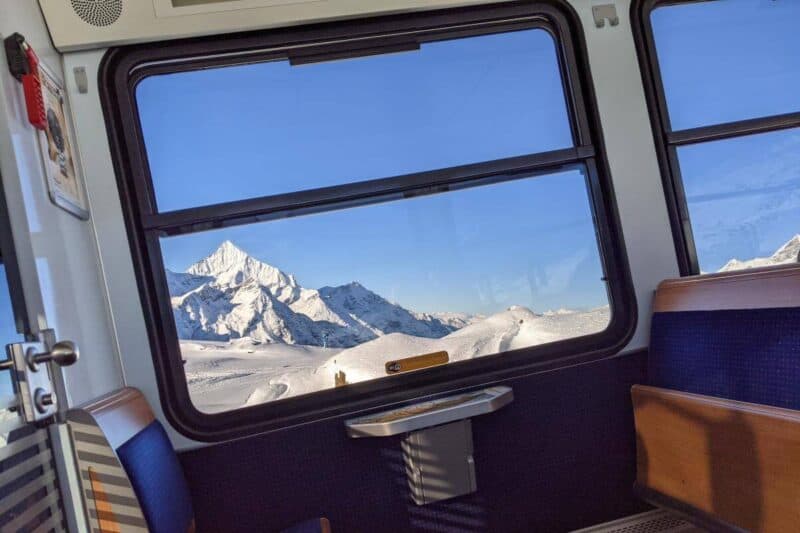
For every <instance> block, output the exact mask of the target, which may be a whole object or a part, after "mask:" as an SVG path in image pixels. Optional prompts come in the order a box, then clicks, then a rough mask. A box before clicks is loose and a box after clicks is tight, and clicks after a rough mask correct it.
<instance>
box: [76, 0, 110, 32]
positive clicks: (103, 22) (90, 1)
mask: <svg viewBox="0 0 800 533" xmlns="http://www.w3.org/2000/svg"><path fill="white" fill-rule="evenodd" d="M70 2H71V3H72V9H74V10H75V13H77V14H78V16H79V17H80V18H81V19H82V20H83V21H84V22H88V23H89V24H91V25H92V26H109V25H111V24H114V23H115V22H116V21H117V19H119V16H120V15H122V0H70Z"/></svg>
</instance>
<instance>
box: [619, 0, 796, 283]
mask: <svg viewBox="0 0 800 533" xmlns="http://www.w3.org/2000/svg"><path fill="white" fill-rule="evenodd" d="M703 1H708V0H634V1H633V2H632V3H631V21H632V29H633V37H634V42H635V43H636V51H637V54H638V56H639V67H640V70H641V73H642V82H643V84H644V89H645V97H646V100H647V107H648V110H649V112H650V124H651V127H652V129H653V138H654V139H655V144H656V155H657V157H658V164H659V167H660V170H661V178H662V182H663V185H664V194H665V196H666V199H667V208H668V212H669V218H670V225H671V227H672V236H673V240H674V241H675V252H676V254H677V256H678V266H679V268H680V272H681V275H682V276H693V275H698V274H700V273H701V270H700V262H699V260H698V258H697V247H696V245H695V240H694V233H693V230H692V225H691V220H690V215H689V204H688V202H687V200H686V192H685V190H684V186H683V177H682V175H681V170H680V164H679V161H678V148H680V147H681V146H686V145H689V144H700V143H703V142H709V141H720V140H723V139H731V138H734V137H744V136H747V135H753V134H758V133H769V132H773V131H780V130H785V129H791V128H797V127H800V111H798V112H793V113H783V114H779V115H768V116H764V117H758V118H751V119H744V120H736V121H731V122H723V123H719V124H712V125H708V126H699V127H694V128H687V129H682V130H673V129H672V125H671V122H670V118H669V109H668V108H667V98H666V91H665V90H664V83H663V80H662V77H661V68H660V66H659V63H658V53H657V51H656V45H655V37H654V34H653V26H652V23H651V19H650V15H651V14H652V12H653V11H655V10H656V9H658V8H659V7H664V6H670V5H679V4H692V3H698V2H703Z"/></svg>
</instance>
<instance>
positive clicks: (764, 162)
mask: <svg viewBox="0 0 800 533" xmlns="http://www.w3.org/2000/svg"><path fill="white" fill-rule="evenodd" d="M678 158H679V161H680V166H681V175H682V177H683V183H684V188H685V190H686V199H687V203H688V206H689V216H690V218H691V223H692V231H693V233H694V239H695V244H696V247H697V255H698V259H699V262H700V268H701V270H702V271H704V272H714V271H717V270H720V269H722V270H738V269H742V268H750V267H756V266H767V265H772V264H782V263H793V262H796V261H797V260H798V254H799V253H800V130H798V129H792V130H785V131H777V132H773V133H765V134H761V135H750V136H746V137H738V138H734V139H728V140H724V141H715V142H707V143H700V144H695V145H690V146H683V147H680V148H679V149H678Z"/></svg>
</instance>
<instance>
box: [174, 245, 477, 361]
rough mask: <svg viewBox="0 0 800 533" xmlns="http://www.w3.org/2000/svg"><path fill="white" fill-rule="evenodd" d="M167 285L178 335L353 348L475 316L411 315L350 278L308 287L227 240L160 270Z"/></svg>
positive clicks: (448, 329)
mask: <svg viewBox="0 0 800 533" xmlns="http://www.w3.org/2000/svg"><path fill="white" fill-rule="evenodd" d="M167 282H168V284H169V291H170V295H171V297H172V309H173V313H174V315H175V322H176V325H177V328H178V336H179V338H181V339H185V340H188V339H194V340H207V341H208V340H211V341H224V340H231V339H236V338H242V337H250V338H252V339H253V340H255V341H259V342H267V343H285V344H302V345H309V346H328V347H352V346H356V345H357V344H360V343H362V342H366V341H369V340H372V339H375V338H377V337H380V336H383V335H387V334H390V333H404V334H406V335H412V336H415V337H424V338H440V337H444V336H445V335H448V334H449V333H452V332H453V331H455V330H457V329H460V328H462V327H464V326H466V325H468V324H470V323H471V322H472V321H474V320H475V317H472V316H470V315H462V314H456V313H453V314H449V313H448V314H441V315H431V314H425V313H414V312H412V311H409V310H407V309H405V308H403V307H401V306H399V305H397V304H393V303H391V302H389V301H388V300H386V299H384V298H382V297H381V296H379V295H377V294H375V293H374V292H372V291H370V290H368V289H367V288H365V287H363V286H362V285H361V284H359V283H357V282H353V283H349V284H347V285H342V286H339V287H323V288H321V289H319V290H315V289H307V288H304V287H301V286H300V285H299V284H298V283H297V280H296V279H295V278H294V276H292V275H289V274H286V273H284V272H282V271H281V270H279V269H277V268H275V267H273V266H271V265H268V264H267V263H264V262H262V261H259V260H257V259H255V258H253V257H251V256H250V255H248V254H247V253H246V252H244V251H243V250H241V249H240V248H238V247H236V246H235V245H234V244H233V243H231V242H230V241H225V242H224V243H222V245H220V247H219V248H218V249H217V250H216V251H215V252H214V253H212V254H211V255H209V256H208V257H206V258H205V259H202V260H201V261H198V262H197V263H195V264H194V265H192V266H191V267H189V268H188V269H187V270H186V272H185V273H176V272H171V271H167Z"/></svg>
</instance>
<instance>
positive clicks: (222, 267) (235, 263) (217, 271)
mask: <svg viewBox="0 0 800 533" xmlns="http://www.w3.org/2000/svg"><path fill="white" fill-rule="evenodd" d="M186 272H187V273H188V274H194V275H196V276H213V277H214V278H215V279H216V283H217V284H219V285H228V286H238V285H242V284H244V283H246V282H248V281H254V282H256V283H258V284H259V285H262V286H264V287H267V288H268V289H269V290H270V291H271V292H272V293H273V295H275V296H276V297H278V298H279V299H291V298H292V297H293V295H294V292H295V291H296V290H298V286H297V282H296V281H295V279H294V277H292V276H288V275H286V274H284V273H283V272H281V271H280V270H279V269H277V268H275V267H274V266H272V265H268V264H267V263H264V262H263V261H259V260H258V259H256V258H254V257H252V256H251V255H250V254H248V253H247V252H245V251H244V250H242V249H241V248H239V247H238V246H236V245H235V244H233V243H232V242H231V241H224V242H223V243H222V244H220V245H219V247H218V248H217V249H216V250H215V251H214V252H213V253H212V254H211V255H209V256H208V257H206V258H205V259H202V260H200V261H198V262H197V263H195V264H193V265H192V266H190V267H189V268H188V269H187V270H186Z"/></svg>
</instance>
